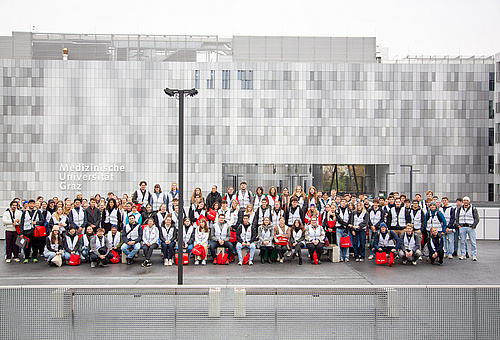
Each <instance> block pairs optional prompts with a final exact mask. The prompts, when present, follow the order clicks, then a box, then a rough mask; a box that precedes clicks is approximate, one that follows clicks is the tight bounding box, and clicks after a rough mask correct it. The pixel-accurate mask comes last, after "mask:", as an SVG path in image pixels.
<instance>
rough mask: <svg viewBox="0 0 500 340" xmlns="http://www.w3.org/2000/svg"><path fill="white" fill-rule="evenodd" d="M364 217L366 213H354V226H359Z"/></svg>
mask: <svg viewBox="0 0 500 340" xmlns="http://www.w3.org/2000/svg"><path fill="white" fill-rule="evenodd" d="M365 215H366V211H363V212H361V214H358V213H357V212H355V213H354V221H353V223H354V225H355V226H359V225H360V224H361V223H363V221H364V220H365Z"/></svg>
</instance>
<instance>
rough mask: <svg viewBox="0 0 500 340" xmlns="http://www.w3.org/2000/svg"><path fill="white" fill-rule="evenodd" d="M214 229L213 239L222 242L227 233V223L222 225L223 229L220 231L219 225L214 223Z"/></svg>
mask: <svg viewBox="0 0 500 340" xmlns="http://www.w3.org/2000/svg"><path fill="white" fill-rule="evenodd" d="M213 227H214V228H215V233H214V234H215V238H216V239H218V240H223V239H225V238H226V237H227V233H228V231H229V226H228V225H227V223H224V227H223V228H222V229H221V228H220V225H219V223H218V222H217V223H214V226H213Z"/></svg>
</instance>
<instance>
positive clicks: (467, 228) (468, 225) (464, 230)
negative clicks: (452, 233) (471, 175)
mask: <svg viewBox="0 0 500 340" xmlns="http://www.w3.org/2000/svg"><path fill="white" fill-rule="evenodd" d="M463 201H464V204H463V206H461V207H460V208H457V223H458V228H459V230H460V252H461V256H460V257H459V259H460V260H465V255H464V254H465V253H466V252H467V250H466V246H467V236H468V237H469V239H470V245H471V255H472V261H477V245H476V227H477V225H478V223H479V214H478V212H477V209H476V208H475V207H473V206H472V205H471V204H470V198H469V197H468V196H465V197H464V198H463Z"/></svg>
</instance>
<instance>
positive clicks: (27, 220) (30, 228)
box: [20, 199, 45, 264]
mask: <svg viewBox="0 0 500 340" xmlns="http://www.w3.org/2000/svg"><path fill="white" fill-rule="evenodd" d="M38 215H39V214H38V210H36V209H35V200H33V199H31V200H29V201H28V209H26V210H24V211H23V213H22V215H21V220H20V228H21V239H25V238H28V239H29V241H28V245H27V247H26V248H24V263H25V264H26V263H28V260H29V258H30V254H31V248H33V263H37V262H38V252H39V247H40V246H42V247H43V246H45V243H44V244H43V245H41V244H40V242H39V240H38V239H41V240H42V241H45V238H43V237H37V238H35V226H36V225H37V222H38V220H39V216H38Z"/></svg>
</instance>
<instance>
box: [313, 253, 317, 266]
mask: <svg viewBox="0 0 500 340" xmlns="http://www.w3.org/2000/svg"><path fill="white" fill-rule="evenodd" d="M313 260H314V264H318V253H316V252H314V253H313Z"/></svg>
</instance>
